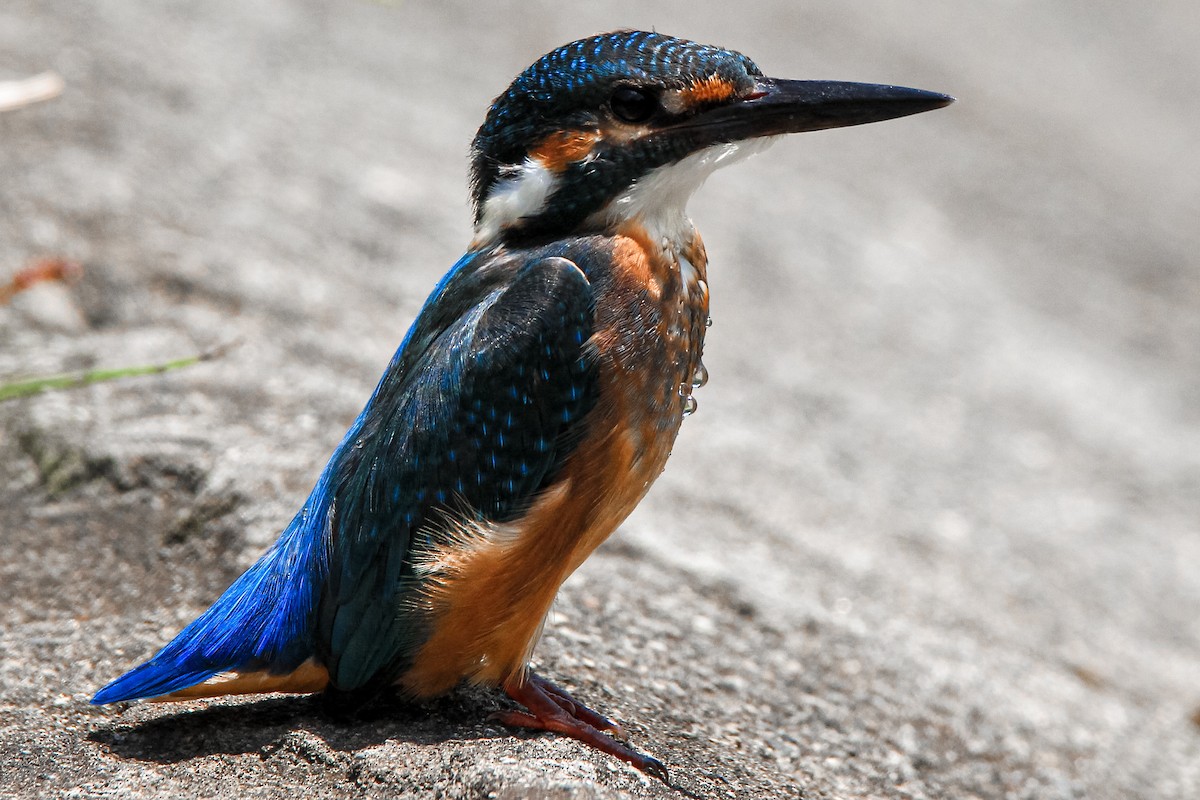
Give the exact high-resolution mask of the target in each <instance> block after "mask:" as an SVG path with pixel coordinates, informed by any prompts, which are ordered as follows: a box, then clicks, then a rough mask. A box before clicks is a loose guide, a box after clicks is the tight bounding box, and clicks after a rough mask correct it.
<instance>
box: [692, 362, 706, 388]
mask: <svg viewBox="0 0 1200 800" xmlns="http://www.w3.org/2000/svg"><path fill="white" fill-rule="evenodd" d="M706 383H708V370H707V369H706V368H705V367H704V362H703V361H701V362H700V363H699V364H697V365H696V371H695V372H693V373H692V388H693V389H699V388H700V387H701V386H703V385H704V384H706Z"/></svg>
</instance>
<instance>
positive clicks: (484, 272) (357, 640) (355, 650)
mask: <svg viewBox="0 0 1200 800" xmlns="http://www.w3.org/2000/svg"><path fill="white" fill-rule="evenodd" d="M497 272H502V273H507V275H510V276H512V277H511V278H510V279H506V280H494V276H495V275H496V273H497ZM488 275H491V276H492V278H489V277H487V276H488ZM439 288H440V289H441V291H440V292H435V295H434V297H435V298H436V300H434V301H433V303H432V304H431V305H429V306H427V307H426V308H425V309H424V310H423V311H422V314H421V317H420V318H419V319H418V321H417V323H416V324H415V325H414V328H413V334H412V335H411V336H410V341H409V342H408V343H407V345H408V346H407V348H406V350H405V351H404V352H402V353H400V354H398V356H397V359H396V360H394V361H393V364H392V366H391V367H390V368H389V370H388V372H387V373H386V374H385V375H384V377H383V379H382V380H381V381H380V384H379V387H378V388H377V389H376V392H375V395H374V397H373V398H372V400H371V403H370V404H369V405H368V406H367V408H366V409H365V410H364V412H363V414H362V416H361V417H360V426H359V429H358V432H357V436H356V437H355V438H354V440H353V441H347V442H345V443H344V444H343V448H342V450H341V452H340V453H339V455H340V456H341V458H340V461H339V462H338V463H337V464H336V467H335V469H334V473H333V475H332V481H331V486H330V491H331V492H332V495H333V502H332V504H331V507H330V511H329V513H330V516H331V519H330V523H331V524H330V529H331V530H330V533H331V541H330V543H329V547H330V552H329V557H328V564H329V565H330V571H329V575H328V577H327V580H326V584H325V587H324V590H323V592H322V594H321V598H320V601H319V606H318V612H317V617H316V628H317V630H316V644H317V651H318V654H319V655H320V656H321V657H322V659H323V660H324V662H325V663H326V666H327V667H328V669H329V673H330V678H331V684H332V688H331V692H332V693H333V694H334V695H335V696H337V695H343V696H344V697H345V699H347V700H349V697H348V695H352V694H354V695H361V694H369V693H371V692H373V691H375V690H377V689H378V688H380V687H381V686H382V685H384V684H386V683H388V682H390V681H391V680H393V679H394V678H395V676H396V675H397V674H398V673H399V672H401V671H402V670H403V669H404V667H405V665H406V664H407V663H409V661H410V660H411V658H412V656H413V655H414V654H415V652H416V650H417V649H418V648H419V647H420V645H421V644H422V643H423V642H424V640H425V638H426V637H427V636H428V633H429V631H428V630H427V620H424V619H422V616H421V614H420V612H419V611H418V607H417V604H416V603H414V602H413V601H414V600H415V599H416V598H417V595H416V594H415V593H417V592H419V591H420V589H421V587H420V580H421V579H420V576H419V574H418V573H417V572H416V571H415V570H414V559H415V558H416V557H417V556H419V554H420V553H421V552H422V551H424V550H426V549H427V548H430V547H435V546H437V545H438V544H439V543H441V542H442V541H444V540H445V539H446V537H447V535H448V534H447V532H446V520H447V515H448V514H456V515H458V516H459V517H460V518H461V517H462V516H463V515H464V514H466V515H470V516H473V517H474V518H476V519H479V520H484V519H486V520H492V521H497V522H502V521H509V520H512V519H514V518H516V517H519V515H520V514H521V513H522V511H523V510H524V509H525V508H527V507H528V505H529V504H530V503H531V502H532V500H533V499H534V498H535V497H536V496H537V495H538V493H539V492H540V491H541V490H542V489H543V488H545V486H546V485H547V484H548V483H549V482H550V481H551V480H552V479H553V477H554V474H555V473H556V471H557V469H558V468H559V466H560V465H561V464H562V462H563V460H564V458H565V457H566V455H567V454H568V453H569V452H570V450H571V448H572V447H573V446H574V443H575V440H576V439H577V437H578V434H579V430H580V421H581V420H582V419H583V417H584V416H585V415H586V414H587V412H588V411H589V410H590V409H591V407H592V405H593V404H594V402H595V392H596V377H595V372H596V365H595V363H594V361H593V359H592V358H591V357H590V351H589V343H588V340H589V338H590V336H591V334H592V319H593V313H594V308H593V296H592V290H591V286H590V284H589V283H588V280H587V278H586V277H585V276H584V274H583V273H582V272H581V271H580V270H579V269H578V268H577V267H576V266H575V264H573V263H572V262H571V261H568V260H567V259H564V258H556V257H550V258H543V259H539V260H537V261H534V262H531V263H528V264H525V265H523V266H520V267H518V268H516V274H515V275H513V274H512V272H510V271H509V269H506V268H504V265H501V266H500V267H499V268H497V267H496V265H494V264H492V265H485V266H483V267H480V268H477V269H472V270H469V271H465V272H463V273H460V274H459V275H458V276H453V277H451V279H450V280H449V281H448V282H447V283H446V284H445V285H444V286H443V287H439Z"/></svg>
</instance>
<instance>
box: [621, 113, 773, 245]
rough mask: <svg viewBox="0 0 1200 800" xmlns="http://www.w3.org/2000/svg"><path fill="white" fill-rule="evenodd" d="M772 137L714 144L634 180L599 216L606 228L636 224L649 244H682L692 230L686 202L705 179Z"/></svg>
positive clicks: (760, 148) (768, 142) (756, 150)
mask: <svg viewBox="0 0 1200 800" xmlns="http://www.w3.org/2000/svg"><path fill="white" fill-rule="evenodd" d="M775 138H776V137H773V136H772V137H763V138H760V139H749V140H746V141H741V142H729V143H727V144H717V145H713V146H712V147H708V148H706V149H704V150H701V151H699V152H696V153H692V154H691V155H690V156H688V157H687V158H684V159H683V160H681V161H677V162H675V163H674V164H667V165H666V166H663V167H659V168H658V169H655V170H653V171H651V172H649V173H648V174H646V175H643V176H642V177H640V178H638V179H637V180H636V181H635V182H634V183H633V185H632V186H630V187H629V188H628V189H626V190H625V191H624V192H622V193H621V194H619V195H617V196H616V197H614V198H613V199H612V200H611V201H610V202H609V204H608V205H607V206H605V208H604V209H603V210H602V211H601V212H600V213H601V214H602V215H603V216H604V219H605V221H606V222H607V223H608V225H609V226H618V225H620V224H621V223H622V222H626V221H630V220H636V221H637V222H639V223H641V224H642V225H643V226H644V227H645V228H646V232H647V234H649V236H650V239H651V240H652V241H655V242H657V241H660V240H661V239H663V238H666V239H669V240H671V241H682V240H683V239H685V238H687V236H688V235H689V234H690V232H691V230H692V223H691V222H690V221H689V220H688V218H687V201H688V199H689V198H690V197H691V196H692V195H693V194H694V193H695V191H696V190H697V189H699V188H700V186H701V185H702V184H703V183H704V181H705V180H706V179H707V178H708V176H709V175H711V174H713V173H714V172H716V171H717V170H718V169H719V168H721V167H724V166H726V165H728V164H736V163H737V162H739V161H743V160H745V159H747V158H749V157H750V156H752V155H755V154H756V153H761V152H762V151H763V150H766V149H767V148H768V147H769V146H771V144H772V143H773V142H774V141H775Z"/></svg>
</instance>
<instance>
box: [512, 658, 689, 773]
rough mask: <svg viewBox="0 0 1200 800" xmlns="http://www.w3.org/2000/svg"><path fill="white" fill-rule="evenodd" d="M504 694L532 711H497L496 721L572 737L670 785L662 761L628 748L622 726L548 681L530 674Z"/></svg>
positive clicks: (514, 683)
mask: <svg viewBox="0 0 1200 800" xmlns="http://www.w3.org/2000/svg"><path fill="white" fill-rule="evenodd" d="M504 691H505V692H506V693H507V694H508V696H509V697H511V698H512V699H513V700H516V701H517V702H518V703H520V704H521V705H523V706H525V708H527V709H529V711H528V713H527V712H524V711H497V712H496V713H495V714H492V716H491V718H492V719H494V720H497V721H499V722H501V723H503V724H505V725H509V726H511V727H514V728H532V729H534V730H541V731H551V732H552V733H559V734H562V735H563V736H570V737H571V738H572V739H578V740H579V741H581V742H583V743H584V744H586V745H589V746H590V747H594V748H596V749H597V750H599V751H601V752H602V753H608V754H609V755H611V756H616V757H617V758H619V759H621V760H622V761H625V762H627V763H629V764H632V765H633V766H634V767H636V768H637V769H639V770H641V771H642V772H644V773H646V774H647V775H651V776H653V777H655V778H658V779H659V780H660V781H662V782H663V783H669V782H670V777H669V776H668V774H667V768H666V767H665V766H664V765H663V763H662V762H661V761H659V760H658V759H656V758H651V757H650V756H647V755H643V754H641V753H639V752H637V751H636V750H634V749H633V748H631V747H629V746H628V745H627V744H625V742H626V741H627V740H628V736H627V735H626V733H625V730H624V729H623V728H622V727H621V726H620V724H619V723H616V722H613V721H612V720H611V719H609V718H608V717H606V716H604V715H603V714H597V713H596V712H595V711H592V710H591V709H590V708H588V707H587V706H585V705H583V704H582V703H580V702H579V701H578V700H576V699H575V698H574V697H572V696H571V695H570V694H569V693H568V692H567V691H566V690H565V689H560V688H559V687H557V686H555V685H554V684H553V683H551V682H550V681H548V680H546V679H545V678H542V677H541V676H539V675H535V674H534V673H532V672H526V673H525V675H524V676H523V678H521V679H520V680H519V681H514V682H512V683H510V684H508V685H506V686H505V687H504ZM614 737H616V738H614ZM618 740H619V741H618Z"/></svg>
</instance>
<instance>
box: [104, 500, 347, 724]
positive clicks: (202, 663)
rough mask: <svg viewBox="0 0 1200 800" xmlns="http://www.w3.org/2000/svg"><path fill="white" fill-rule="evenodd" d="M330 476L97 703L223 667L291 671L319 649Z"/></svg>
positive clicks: (144, 693) (198, 678)
mask: <svg viewBox="0 0 1200 800" xmlns="http://www.w3.org/2000/svg"><path fill="white" fill-rule="evenodd" d="M324 477H325V476H322V480H321V481H320V482H319V483H318V484H317V487H316V489H315V490H314V491H313V493H312V495H311V496H310V497H309V502H308V503H306V504H305V506H304V508H303V509H301V511H300V513H299V514H297V515H296V517H295V518H294V519H293V520H292V522H291V524H290V525H289V526H288V527H287V529H286V530H285V531H284V532H283V534H282V535H281V536H280V537H279V539H278V540H277V541H276V542H275V544H274V545H273V546H272V547H271V549H270V550H268V551H267V552H266V553H265V554H264V555H263V556H262V558H260V559H259V560H258V561H257V562H255V564H254V566H252V567H250V569H248V570H247V571H246V572H245V573H244V574H243V575H242V576H241V577H240V578H238V579H237V580H236V581H235V582H234V583H233V585H232V586H230V587H229V588H228V589H227V590H225V593H224V594H222V595H221V596H220V597H219V598H218V599H217V601H216V602H215V603H213V604H212V606H211V607H210V608H209V609H208V610H207V611H205V612H204V613H203V614H202V615H200V617H199V618H197V619H196V620H195V621H194V622H192V624H190V625H188V626H187V627H186V628H184V629H183V631H182V632H181V633H180V634H179V635H178V636H176V637H175V638H174V639H173V640H171V642H170V643H169V644H167V645H166V646H165V647H164V648H163V649H161V650H159V651H158V653H156V654H155V655H154V657H153V658H151V659H150V660H149V661H147V662H146V663H144V664H142V665H141V666H138V667H136V668H134V669H132V670H130V671H129V672H127V673H125V674H124V675H122V676H121V677H119V678H117V679H116V680H115V681H113V682H112V683H110V684H108V685H107V686H105V687H104V688H103V689H101V690H100V691H98V692H96V696H95V697H93V698H92V703H94V704H96V705H103V704H105V703H115V702H118V701H120V700H137V699H140V698H147V697H161V696H163V695H167V694H171V693H172V692H177V691H179V690H181V689H186V688H188V687H189V686H195V685H196V684H198V683H201V682H203V681H205V680H207V679H208V678H210V677H212V676H213V675H216V674H217V673H219V672H226V671H229V670H234V669H245V668H255V669H261V668H266V669H269V670H270V671H272V672H277V673H281V674H282V673H286V672H290V671H291V670H292V669H294V668H296V667H297V666H299V665H300V664H301V663H302V662H304V661H305V660H306V659H307V658H309V657H310V656H311V655H312V651H313V641H312V632H311V631H312V614H313V611H314V609H315V607H316V602H317V595H318V592H319V589H320V586H321V584H322V583H323V582H324V579H325V573H326V569H327V556H326V550H327V538H328V537H327V535H326V533H327V530H326V528H327V511H328V508H327V506H328V503H327V502H323V500H324V498H325V497H326V493H325V486H324V483H325V481H324Z"/></svg>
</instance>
